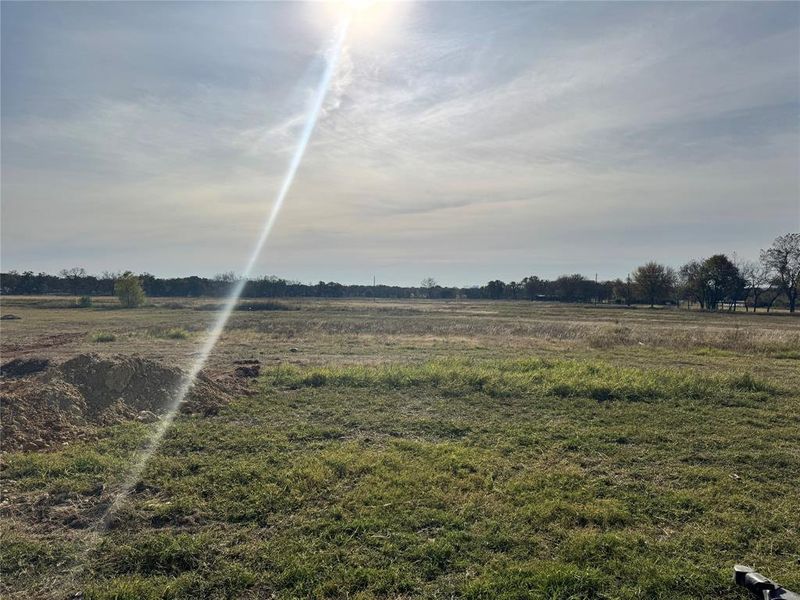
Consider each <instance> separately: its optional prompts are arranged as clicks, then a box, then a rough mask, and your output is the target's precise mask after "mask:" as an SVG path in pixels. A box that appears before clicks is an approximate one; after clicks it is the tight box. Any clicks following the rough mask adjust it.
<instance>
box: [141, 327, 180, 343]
mask: <svg viewBox="0 0 800 600" xmlns="http://www.w3.org/2000/svg"><path fill="white" fill-rule="evenodd" d="M150 335H151V336H153V337H155V338H160V339H162V340H186V339H189V332H188V331H186V330H185V329H183V328H181V327H169V328H155V329H151V330H150Z"/></svg>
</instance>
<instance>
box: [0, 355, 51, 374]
mask: <svg viewBox="0 0 800 600" xmlns="http://www.w3.org/2000/svg"><path fill="white" fill-rule="evenodd" d="M49 366H50V361H49V360H48V359H46V358H36V357H33V358H15V359H14V360H10V361H8V362H7V363H5V364H4V365H3V366H0V376H2V377H11V378H17V377H25V376H26V375H31V374H33V373H40V372H41V371H44V370H45V369H47V367H49Z"/></svg>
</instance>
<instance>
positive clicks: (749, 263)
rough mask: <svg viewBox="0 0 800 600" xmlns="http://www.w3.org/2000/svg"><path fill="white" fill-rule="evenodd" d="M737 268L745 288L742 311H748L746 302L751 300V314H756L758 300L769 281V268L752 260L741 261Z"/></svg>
mask: <svg viewBox="0 0 800 600" xmlns="http://www.w3.org/2000/svg"><path fill="white" fill-rule="evenodd" d="M738 267H739V273H740V274H741V276H742V280H743V281H744V286H745V288H744V289H745V296H744V309H745V311H747V310H748V306H747V300H748V299H750V298H752V304H753V312H756V309H757V308H758V299H759V297H760V296H761V294H762V293H763V292H764V288H765V287H768V286H769V283H770V280H771V277H770V271H769V268H768V267H766V266H765V265H764V264H763V263H760V262H756V261H754V260H746V261H742V262H741V263H740V264H739V265H738Z"/></svg>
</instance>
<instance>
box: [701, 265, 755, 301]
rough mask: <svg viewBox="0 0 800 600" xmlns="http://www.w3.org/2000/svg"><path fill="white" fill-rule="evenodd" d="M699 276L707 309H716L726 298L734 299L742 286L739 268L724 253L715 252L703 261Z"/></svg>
mask: <svg viewBox="0 0 800 600" xmlns="http://www.w3.org/2000/svg"><path fill="white" fill-rule="evenodd" d="M700 276H701V280H702V283H703V285H704V286H705V288H706V289H705V297H706V308H707V309H709V310H716V309H717V306H719V304H720V303H721V302H723V301H725V300H727V299H735V298H736V297H738V296H739V294H740V293H741V289H743V288H744V281H743V280H742V276H741V275H740V274H739V269H737V268H736V265H734V264H733V262H731V260H730V259H729V258H728V257H727V256H725V255H724V254H715V255H714V256H712V257H710V258H707V259H706V260H705V261H703V264H702V268H701V270H700Z"/></svg>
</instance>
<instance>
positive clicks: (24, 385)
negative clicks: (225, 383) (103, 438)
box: [0, 354, 230, 450]
mask: <svg viewBox="0 0 800 600" xmlns="http://www.w3.org/2000/svg"><path fill="white" fill-rule="evenodd" d="M12 362H14V361H12ZM3 369H4V373H5V366H4V367H3ZM185 377H186V375H185V374H184V373H183V371H181V370H180V369H177V368H174V367H168V366H165V365H163V364H161V363H159V362H157V361H153V360H148V359H145V358H142V357H138V356H123V355H117V356H113V357H100V356H97V355H95V354H81V355H78V356H76V357H75V358H72V359H70V360H68V361H66V362H64V363H62V364H61V365H59V366H58V367H54V368H50V369H46V370H40V372H39V374H38V375H36V376H35V377H29V378H26V379H5V380H3V382H2V384H1V385H0V422H1V423H2V446H3V450H18V449H24V450H27V449H41V448H43V447H47V446H49V445H51V444H52V443H60V442H63V441H65V440H67V439H72V438H75V437H80V435H78V434H79V432H85V431H87V428H91V426H93V425H106V424H111V423H115V422H119V421H121V420H126V419H135V418H138V417H139V416H141V415H142V414H143V413H152V414H155V415H159V414H162V413H164V412H165V411H166V410H168V408H169V406H170V404H171V403H172V402H174V401H175V399H176V396H177V394H178V393H179V391H180V388H181V386H182V385H183V384H184V383H185ZM229 400H230V395H229V394H228V392H227V391H226V390H225V389H224V388H223V387H222V386H221V385H220V384H219V383H217V382H216V381H213V380H212V379H211V378H209V377H208V376H207V375H206V374H204V373H201V374H200V376H198V378H197V379H196V380H195V382H194V384H193V385H192V387H191V389H190V391H189V394H188V395H187V398H186V400H185V402H184V403H183V404H182V405H181V412H184V413H200V414H203V415H206V416H209V415H213V414H216V412H217V411H218V410H219V408H220V407H221V406H222V405H224V404H225V403H227V402H228V401H229ZM140 420H142V419H140Z"/></svg>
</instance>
